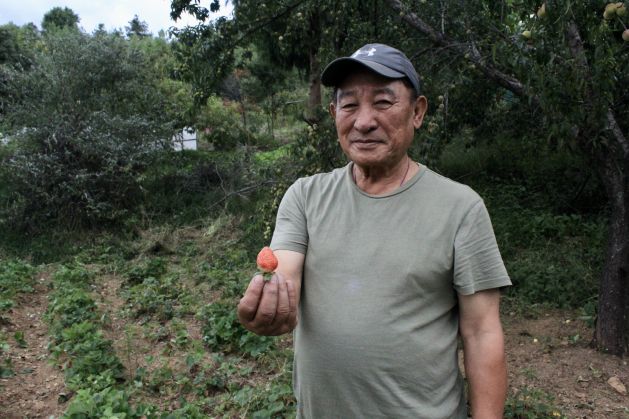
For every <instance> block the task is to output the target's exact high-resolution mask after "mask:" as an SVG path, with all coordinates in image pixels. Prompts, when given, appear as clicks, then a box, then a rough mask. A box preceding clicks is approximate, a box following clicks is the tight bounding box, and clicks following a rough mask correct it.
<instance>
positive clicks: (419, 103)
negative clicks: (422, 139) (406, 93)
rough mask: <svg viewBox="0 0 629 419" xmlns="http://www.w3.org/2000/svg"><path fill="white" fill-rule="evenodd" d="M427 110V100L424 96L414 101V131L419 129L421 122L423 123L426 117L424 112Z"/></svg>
mask: <svg viewBox="0 0 629 419" xmlns="http://www.w3.org/2000/svg"><path fill="white" fill-rule="evenodd" d="M427 110H428V100H427V99H426V96H420V97H418V98H417V100H416V101H415V109H414V110H413V112H414V115H413V126H414V127H415V129H419V127H421V126H422V122H424V115H426V111H427Z"/></svg>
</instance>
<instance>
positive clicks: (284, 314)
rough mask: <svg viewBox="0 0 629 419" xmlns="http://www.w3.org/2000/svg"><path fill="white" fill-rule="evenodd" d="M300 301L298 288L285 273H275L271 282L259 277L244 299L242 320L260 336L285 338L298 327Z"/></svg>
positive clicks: (246, 292)
mask: <svg viewBox="0 0 629 419" xmlns="http://www.w3.org/2000/svg"><path fill="white" fill-rule="evenodd" d="M297 301H298V300H297V290H296V289H295V285H294V284H293V283H292V281H290V280H287V279H286V278H284V276H283V275H282V274H280V273H275V274H274V275H273V277H272V278H271V280H270V281H268V282H265V281H264V279H263V278H262V275H256V276H254V277H253V279H252V280H251V282H250V283H249V286H248V287H247V291H245V295H244V296H243V297H242V298H241V299H240V303H239V304H238V319H239V320H240V323H242V325H243V326H245V328H246V329H248V330H250V331H252V332H254V333H256V334H258V335H265V336H277V335H282V334H284V333H288V332H290V331H292V330H293V329H294V328H295V326H296V325H297V304H298V302H297Z"/></svg>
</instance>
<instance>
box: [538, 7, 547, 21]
mask: <svg viewBox="0 0 629 419" xmlns="http://www.w3.org/2000/svg"><path fill="white" fill-rule="evenodd" d="M544 16H546V3H542V6H541V7H540V8H539V9H538V10H537V17H538V18H540V19H541V18H543V17H544Z"/></svg>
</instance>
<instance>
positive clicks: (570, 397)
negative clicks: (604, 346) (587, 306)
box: [503, 310, 629, 419]
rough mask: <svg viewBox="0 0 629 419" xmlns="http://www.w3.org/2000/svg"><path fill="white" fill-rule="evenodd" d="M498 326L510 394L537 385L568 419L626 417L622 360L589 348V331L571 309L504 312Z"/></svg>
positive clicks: (628, 380)
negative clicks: (501, 329)
mask: <svg viewBox="0 0 629 419" xmlns="http://www.w3.org/2000/svg"><path fill="white" fill-rule="evenodd" d="M503 326H504V329H505V336H506V352H507V362H508V368H509V391H510V392H511V394H515V393H516V392H518V391H521V390H522V389H523V388H527V387H528V388H535V389H541V390H543V391H544V392H545V393H547V394H549V395H551V396H552V397H553V399H554V401H553V404H554V405H555V406H557V407H558V408H559V409H560V410H561V412H562V413H563V414H564V415H566V416H567V417H568V418H588V419H589V418H629V395H627V393H626V391H625V392H624V394H623V393H622V390H623V388H622V387H623V386H625V387H629V366H628V365H627V361H628V359H627V358H625V359H620V358H618V357H615V356H611V355H605V354H602V353H599V352H596V351H595V350H593V349H592V348H591V347H590V342H591V340H592V336H593V330H592V329H591V328H589V327H588V326H587V325H586V324H585V322H584V321H582V320H579V319H578V317H577V315H576V313H574V312H570V311H562V310H542V311H541V312H540V313H538V314H536V316H535V318H533V319H525V318H518V316H516V315H513V314H512V315H508V314H507V315H506V316H504V317H503ZM614 377H615V378H614ZM610 379H611V383H612V384H614V385H615V386H617V387H619V389H618V390H616V389H615V388H614V386H612V384H610V382H609V380H610ZM616 383H621V384H622V385H619V384H616Z"/></svg>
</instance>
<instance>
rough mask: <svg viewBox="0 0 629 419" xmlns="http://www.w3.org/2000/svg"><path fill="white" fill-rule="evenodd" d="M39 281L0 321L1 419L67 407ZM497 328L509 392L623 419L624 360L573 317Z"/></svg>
mask: <svg viewBox="0 0 629 419" xmlns="http://www.w3.org/2000/svg"><path fill="white" fill-rule="evenodd" d="M47 281H48V279H47V278H45V277H42V278H41V279H40V283H39V284H38V286H37V292H36V293H34V294H28V295H24V296H22V297H21V298H20V299H19V304H18V306H17V307H15V308H14V309H13V310H11V311H10V312H9V313H7V314H5V315H4V317H2V319H0V320H1V322H0V327H1V330H2V332H3V333H4V334H5V336H6V337H7V339H8V341H9V343H10V346H11V349H10V352H9V357H10V359H11V361H12V364H13V369H14V371H15V373H16V374H15V375H14V376H13V377H9V378H3V379H0V417H2V418H50V417H51V416H52V417H59V416H60V415H61V414H62V412H63V411H64V410H65V408H66V407H67V398H68V397H69V396H70V395H69V394H67V391H66V389H65V387H64V382H63V374H62V372H61V371H60V370H59V369H58V368H55V367H53V366H52V364H50V363H49V361H48V357H49V352H48V350H47V344H48V333H47V332H48V331H47V328H46V325H45V323H44V321H43V319H42V316H43V314H44V312H45V310H46V306H47V291H48V288H47V286H46V285H47V284H46V283H47ZM101 292H102V293H103V294H104V295H103V299H104V300H114V301H115V298H113V293H112V290H111V289H107V287H103V290H101ZM108 294H109V295H108ZM114 321H115V319H114ZM503 324H504V329H505V336H506V352H507V359H508V368H509V392H510V394H511V395H516V394H518V392H523V391H526V389H528V390H529V391H531V390H541V391H542V392H543V393H544V394H547V395H550V396H551V397H552V401H551V403H552V404H553V405H554V406H556V407H557V408H558V409H559V410H560V411H561V412H562V413H563V414H564V415H565V416H566V417H568V418H629V395H627V393H626V391H625V393H624V394H623V392H622V390H623V388H622V385H624V386H627V387H629V366H628V365H627V359H626V358H625V359H620V358H617V357H614V356H609V355H604V354H601V353H598V352H596V351H594V350H593V349H591V348H590V347H589V343H590V340H591V337H592V333H593V332H592V329H590V328H588V326H587V325H586V324H585V322H584V321H582V320H579V319H578V318H577V315H576V314H575V313H574V312H570V311H562V310H539V311H538V312H537V313H536V314H535V316H534V318H524V317H523V316H518V315H515V313H507V314H506V315H505V316H504V318H503ZM112 326H113V327H114V328H115V325H112ZM16 331H22V332H23V333H24V340H25V342H26V345H25V347H23V348H22V347H20V346H19V345H17V344H16V342H15V341H14V339H13V335H14V334H15V332H16ZM614 377H615V378H614ZM610 379H611V381H610ZM618 383H620V384H618ZM612 384H613V385H612ZM614 386H615V387H617V389H616V388H614ZM529 394H534V393H529ZM543 401H544V400H540V402H543Z"/></svg>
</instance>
